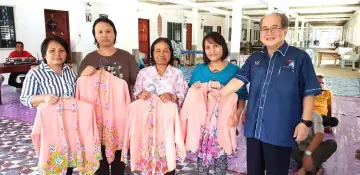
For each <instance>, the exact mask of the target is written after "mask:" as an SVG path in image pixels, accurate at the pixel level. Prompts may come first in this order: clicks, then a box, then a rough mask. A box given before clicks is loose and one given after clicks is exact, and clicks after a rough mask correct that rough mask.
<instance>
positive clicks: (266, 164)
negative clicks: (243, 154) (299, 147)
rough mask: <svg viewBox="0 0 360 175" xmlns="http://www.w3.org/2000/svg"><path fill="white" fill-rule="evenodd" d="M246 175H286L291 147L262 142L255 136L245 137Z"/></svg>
mask: <svg viewBox="0 0 360 175" xmlns="http://www.w3.org/2000/svg"><path fill="white" fill-rule="evenodd" d="M246 146H247V173H248V175H264V174H265V170H266V175H288V171H289V166H290V155H291V149H292V148H291V147H281V146H276V145H271V144H267V143H264V142H262V141H260V140H258V139H255V138H247V140H246Z"/></svg>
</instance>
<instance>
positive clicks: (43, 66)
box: [39, 61, 69, 72]
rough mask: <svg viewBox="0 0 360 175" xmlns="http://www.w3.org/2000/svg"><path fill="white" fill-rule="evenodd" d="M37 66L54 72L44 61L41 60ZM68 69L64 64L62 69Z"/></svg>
mask: <svg viewBox="0 0 360 175" xmlns="http://www.w3.org/2000/svg"><path fill="white" fill-rule="evenodd" d="M39 66H40V68H43V69H44V70H45V71H49V72H54V70H52V69H51V68H50V66H49V65H48V64H46V63H45V62H44V61H42V62H41V64H40V65H39ZM68 69H69V66H67V65H66V64H64V66H63V70H62V71H67V70H68Z"/></svg>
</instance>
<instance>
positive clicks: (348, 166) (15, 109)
mask: <svg viewBox="0 0 360 175" xmlns="http://www.w3.org/2000/svg"><path fill="white" fill-rule="evenodd" d="M191 71H192V70H190V69H185V70H184V74H185V75H186V79H189V75H190V74H191ZM327 80H328V81H327V82H328V83H329V86H330V87H331V89H334V93H335V95H338V96H337V97H335V99H334V104H333V111H334V113H335V114H336V115H337V116H338V118H339V120H340V123H339V126H338V127H337V128H336V129H335V131H334V135H327V136H326V138H333V139H335V140H336V141H337V143H338V149H337V151H336V153H335V154H334V155H333V156H332V157H331V158H330V159H329V160H328V162H327V163H326V164H325V165H324V167H325V171H326V172H325V174H326V175H359V174H360V161H359V160H356V159H355V157H354V152H355V150H356V149H358V148H360V116H359V115H360V98H355V97H339V96H356V94H355V93H356V92H355V93H353V92H351V91H350V90H344V89H346V88H349V87H355V88H358V89H359V84H360V83H359V81H358V79H355V80H354V79H349V80H344V79H337V78H333V79H331V78H330V79H327ZM356 81H357V83H356ZM2 88H3V89H2V95H3V96H2V97H3V102H4V104H3V105H0V175H2V174H4V175H5V174H6V175H12V174H14V175H18V174H29V173H30V172H33V171H34V167H35V166H36V161H37V158H36V155H35V153H34V151H33V148H32V145H31V138H30V133H31V124H32V123H33V121H34V116H35V112H36V111H35V109H28V108H27V107H24V106H22V105H21V104H20V103H19V101H18V98H19V94H16V93H13V92H12V91H11V88H9V87H7V86H3V87H2ZM350 93H353V94H350ZM358 96H359V95H358ZM239 129H240V130H241V128H239ZM245 151H246V148H245V142H244V138H243V137H239V138H238V153H237V154H236V155H235V156H231V157H229V162H230V163H229V170H230V171H229V174H240V173H241V172H245V171H246V161H245V159H246V155H245V154H244V152H245ZM194 160H195V157H194V156H193V155H189V156H188V159H187V161H186V162H185V163H184V164H179V165H178V167H177V172H178V173H177V174H187V175H195V174H197V173H196V165H195V164H194ZM292 165H293V166H292V169H293V167H295V165H294V164H292ZM128 174H132V173H128ZM289 174H293V173H289Z"/></svg>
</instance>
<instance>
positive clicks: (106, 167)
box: [95, 146, 125, 175]
mask: <svg viewBox="0 0 360 175" xmlns="http://www.w3.org/2000/svg"><path fill="white" fill-rule="evenodd" d="M101 154H102V158H103V159H102V160H100V168H99V169H98V170H97V171H96V172H95V174H96V175H110V165H111V175H124V174H125V163H124V162H121V161H120V158H121V151H115V159H114V161H113V162H111V163H110V164H109V162H108V161H107V158H106V154H105V146H102V147H101Z"/></svg>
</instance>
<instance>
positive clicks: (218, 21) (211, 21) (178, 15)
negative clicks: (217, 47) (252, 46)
mask: <svg viewBox="0 0 360 175" xmlns="http://www.w3.org/2000/svg"><path fill="white" fill-rule="evenodd" d="M159 14H160V15H161V17H162V35H161V37H167V23H168V22H175V23H182V24H184V23H192V19H193V16H192V12H191V11H183V10H163V9H157V8H156V7H154V8H153V9H150V10H149V9H147V10H140V11H138V18H142V19H149V22H150V44H151V43H152V42H153V41H154V40H155V39H157V38H158V37H159V36H158V20H157V19H158V15H159ZM199 18H200V19H199V20H201V19H204V20H203V21H202V25H203V26H213V31H216V30H217V26H221V34H222V35H223V36H224V37H228V36H225V30H228V29H226V26H225V18H223V17H218V16H213V15H205V14H204V15H202V14H199ZM192 27H195V26H194V25H193V26H192ZM194 35H195V34H194V33H193V36H194ZM203 35H204V28H202V29H199V33H198V41H199V42H198V44H197V48H202V39H203V37H204V36H203ZM182 43H183V47H184V48H185V47H186V28H184V27H183V28H182Z"/></svg>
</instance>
